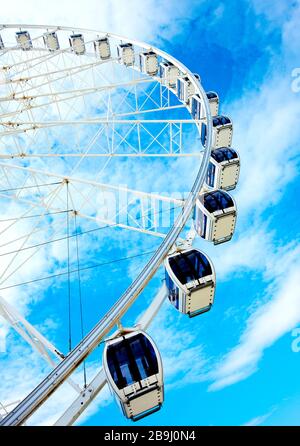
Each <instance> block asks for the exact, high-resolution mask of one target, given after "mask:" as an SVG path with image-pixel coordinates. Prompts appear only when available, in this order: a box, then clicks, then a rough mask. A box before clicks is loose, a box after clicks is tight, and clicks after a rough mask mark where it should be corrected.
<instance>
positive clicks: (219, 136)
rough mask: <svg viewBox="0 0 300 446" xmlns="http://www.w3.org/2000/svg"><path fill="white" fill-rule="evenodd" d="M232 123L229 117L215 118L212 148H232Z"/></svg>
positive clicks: (220, 116)
mask: <svg viewBox="0 0 300 446" xmlns="http://www.w3.org/2000/svg"><path fill="white" fill-rule="evenodd" d="M232 131H233V128H232V122H231V119H230V118H228V117H227V116H223V115H219V116H215V117H214V118H213V135H212V147H213V148H215V149H218V148H219V147H230V146H231V142H232Z"/></svg>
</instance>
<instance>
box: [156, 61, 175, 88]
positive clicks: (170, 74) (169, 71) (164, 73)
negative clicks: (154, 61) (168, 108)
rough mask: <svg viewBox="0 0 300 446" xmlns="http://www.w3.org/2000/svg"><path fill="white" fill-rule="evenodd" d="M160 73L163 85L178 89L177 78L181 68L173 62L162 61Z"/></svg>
mask: <svg viewBox="0 0 300 446" xmlns="http://www.w3.org/2000/svg"><path fill="white" fill-rule="evenodd" d="M159 74H160V77H161V82H162V85H164V86H165V87H168V88H170V89H171V90H173V91H174V90H176V85H177V78H178V76H179V69H178V68H177V67H176V66H175V65H173V64H172V63H171V62H161V63H160V65H159Z"/></svg>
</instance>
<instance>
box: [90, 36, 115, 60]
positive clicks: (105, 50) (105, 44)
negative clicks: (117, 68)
mask: <svg viewBox="0 0 300 446" xmlns="http://www.w3.org/2000/svg"><path fill="white" fill-rule="evenodd" d="M94 49H95V53H96V54H97V56H99V57H100V59H101V60H107V59H110V57H111V51H110V44H109V40H108V38H107V37H103V38H102V39H97V40H95V42H94Z"/></svg>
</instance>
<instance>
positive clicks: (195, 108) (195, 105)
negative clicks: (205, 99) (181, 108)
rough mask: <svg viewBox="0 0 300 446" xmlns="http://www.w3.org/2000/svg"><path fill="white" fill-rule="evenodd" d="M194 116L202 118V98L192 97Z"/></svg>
mask: <svg viewBox="0 0 300 446" xmlns="http://www.w3.org/2000/svg"><path fill="white" fill-rule="evenodd" d="M192 116H193V118H194V119H200V117H201V102H200V99H199V100H198V99H196V98H193V99H192Z"/></svg>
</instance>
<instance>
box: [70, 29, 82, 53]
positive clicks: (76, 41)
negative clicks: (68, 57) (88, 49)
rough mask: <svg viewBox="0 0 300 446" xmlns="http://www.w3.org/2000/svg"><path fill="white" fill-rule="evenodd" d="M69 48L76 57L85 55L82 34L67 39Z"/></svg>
mask: <svg viewBox="0 0 300 446" xmlns="http://www.w3.org/2000/svg"><path fill="white" fill-rule="evenodd" d="M69 42H70V47H71V48H72V50H73V51H74V53H75V54H77V56H82V55H83V54H84V53H85V43H84V38H83V35H82V34H73V35H72V36H70V38H69Z"/></svg>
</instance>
